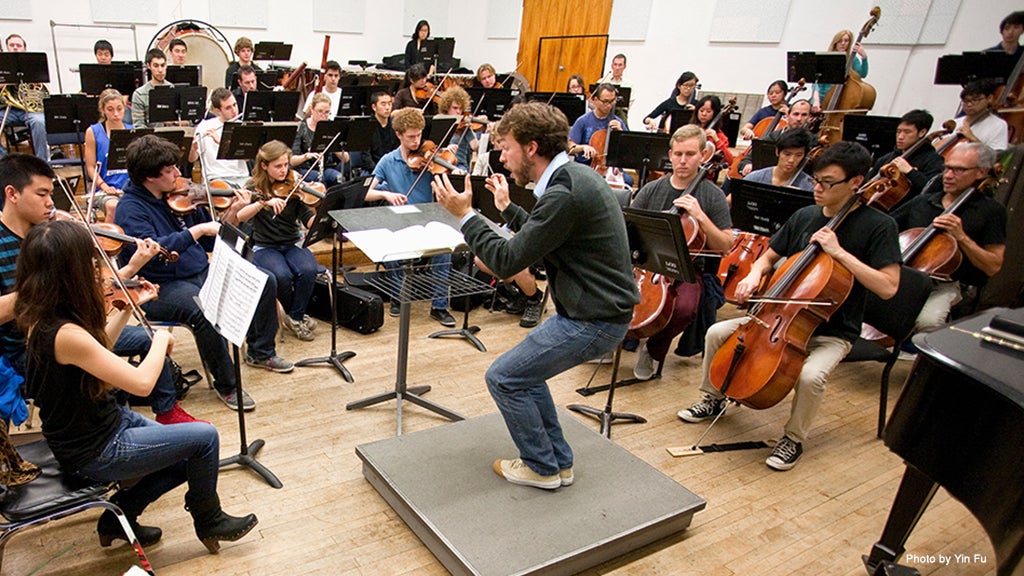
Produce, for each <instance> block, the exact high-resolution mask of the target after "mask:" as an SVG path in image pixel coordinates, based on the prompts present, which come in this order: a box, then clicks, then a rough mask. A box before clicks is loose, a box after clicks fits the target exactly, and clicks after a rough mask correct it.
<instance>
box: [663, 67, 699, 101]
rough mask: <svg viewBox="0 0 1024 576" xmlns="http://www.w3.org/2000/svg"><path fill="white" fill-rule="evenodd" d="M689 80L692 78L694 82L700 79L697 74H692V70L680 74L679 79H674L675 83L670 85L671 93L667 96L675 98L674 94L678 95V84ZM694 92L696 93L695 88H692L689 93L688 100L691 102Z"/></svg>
mask: <svg viewBox="0 0 1024 576" xmlns="http://www.w3.org/2000/svg"><path fill="white" fill-rule="evenodd" d="M690 80H693V81H694V82H700V79H699V78H697V75H696V74H694V73H693V72H690V71H689V70H687V71H686V72H683V73H682V74H680V75H679V79H678V80H676V83H675V84H674V85H673V86H672V94H671V95H670V96H669V98H675V97H676V96H679V85H680V84H686V83H687V82H689V81H690ZM695 94H697V89H696V88H694V90H693V94H690V102H693V97H694V95H695Z"/></svg>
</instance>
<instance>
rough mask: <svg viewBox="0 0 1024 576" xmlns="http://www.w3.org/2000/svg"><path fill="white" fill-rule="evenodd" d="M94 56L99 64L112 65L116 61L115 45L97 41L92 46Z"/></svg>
mask: <svg viewBox="0 0 1024 576" xmlns="http://www.w3.org/2000/svg"><path fill="white" fill-rule="evenodd" d="M92 54H93V56H95V57H96V63H97V64H110V63H111V62H113V61H114V45H113V44H111V43H110V42H108V41H107V40H97V41H96V43H95V44H93V46H92Z"/></svg>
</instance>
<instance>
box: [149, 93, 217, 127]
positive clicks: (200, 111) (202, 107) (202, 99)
mask: <svg viewBox="0 0 1024 576" xmlns="http://www.w3.org/2000/svg"><path fill="white" fill-rule="evenodd" d="M205 115H206V86H180V85H177V84H175V85H172V86H167V85H160V86H155V87H154V88H153V91H151V92H150V93H149V120H148V122H149V123H150V124H155V123H157V122H178V123H180V122H181V121H182V120H186V121H188V123H189V124H192V125H195V124H196V123H197V122H199V121H200V120H202V119H203V116H205Z"/></svg>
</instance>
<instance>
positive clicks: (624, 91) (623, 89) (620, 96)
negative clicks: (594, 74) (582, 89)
mask: <svg viewBox="0 0 1024 576" xmlns="http://www.w3.org/2000/svg"><path fill="white" fill-rule="evenodd" d="M601 84H611V85H612V86H614V87H615V108H616V109H619V108H625V109H627V110H628V109H629V99H630V97H631V96H632V95H633V89H632V88H630V87H628V86H620V85H618V84H614V83H612V82H600V83H597V82H595V83H594V84H591V85H590V94H591V95H593V94H596V93H597V87H598V86H600V85H601ZM697 89H698V90H699V89H700V86H698V87H697Z"/></svg>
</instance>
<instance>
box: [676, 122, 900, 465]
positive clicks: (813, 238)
mask: <svg viewBox="0 0 1024 576" xmlns="http://www.w3.org/2000/svg"><path fill="white" fill-rule="evenodd" d="M870 166H871V156H870V155H869V154H868V152H867V150H865V149H864V148H863V147H862V146H860V145H859V144H855V143H850V142H839V143H836V144H834V145H832V146H830V147H829V148H826V149H825V151H824V152H823V153H822V155H821V157H820V158H819V159H818V161H817V164H816V167H815V172H814V177H813V178H814V182H815V186H814V200H815V205H814V206H808V207H805V208H801V209H800V210H798V211H796V212H795V213H794V214H793V215H792V216H790V218H789V219H788V220H787V221H786V223H785V224H783V226H782V228H780V229H779V231H778V232H776V233H775V235H774V236H773V237H772V239H771V243H770V245H769V249H768V250H767V251H766V252H765V253H764V254H763V255H762V256H761V257H760V258H759V259H758V260H757V261H756V262H754V264H753V266H752V267H751V272H750V274H749V275H748V276H747V277H746V278H744V279H743V280H742V281H740V283H739V285H738V286H737V289H736V296H737V299H738V300H740V301H741V302H743V301H747V300H748V299H749V298H750V297H751V295H752V294H753V292H754V290H756V289H757V287H758V286H759V285H760V283H761V279H762V277H763V276H765V275H767V274H768V273H769V272H770V271H771V270H772V267H773V265H774V264H775V263H776V262H778V260H779V259H780V258H782V257H783V256H787V257H788V256H793V255H794V254H797V253H798V252H800V251H802V250H804V249H805V248H807V247H808V244H809V243H810V242H814V243H817V244H818V245H819V246H820V247H821V250H822V251H823V252H824V253H825V254H827V255H828V256H829V257H831V259H832V260H833V261H834V262H835V263H837V264H839V265H841V266H836V267H835V268H845V269H846V270H848V274H850V275H852V289H850V291H849V295H848V296H847V298H846V299H845V300H844V301H843V302H842V303H841V304H839V305H838V306H837V307H836V309H835V311H834V312H833V314H832V315H831V317H830V318H829V319H828V321H826V322H824V323H822V324H820V325H819V326H818V327H817V328H816V329H815V330H814V331H813V333H812V334H811V335H810V338H809V341H808V343H807V346H806V352H807V356H806V359H805V360H804V361H803V364H802V367H801V368H800V372H799V376H798V378H797V379H796V385H795V388H796V392H795V395H794V397H793V404H792V409H791V413H790V418H789V421H787V422H786V425H785V428H784V431H785V435H784V436H783V437H782V438H781V439H780V440H779V441H778V443H776V445H775V448H774V450H773V451H772V454H771V456H769V457H768V459H767V460H766V461H765V463H766V464H767V465H768V466H769V467H771V468H773V469H775V470H789V469H790V468H792V467H793V466H794V465H796V462H797V460H798V459H799V458H800V455H801V454H802V453H803V443H804V442H805V441H806V440H807V434H808V432H809V431H810V428H811V423H812V421H813V420H814V417H815V415H816V414H817V412H818V408H819V407H820V406H821V401H822V397H823V394H824V391H825V381H826V380H827V378H828V375H829V373H831V371H832V369H833V368H835V366H836V365H837V364H839V362H840V361H841V360H842V359H843V357H844V356H846V354H847V352H849V350H850V348H851V347H852V344H853V342H854V340H856V339H857V336H858V334H859V333H860V326H861V318H862V316H863V311H864V299H865V296H866V292H865V290H870V291H871V292H874V293H875V294H877V295H878V296H879V297H881V298H883V299H889V298H892V296H893V295H895V293H896V289H897V287H898V285H899V273H900V252H899V244H898V242H897V238H896V225H895V222H893V220H892V219H891V218H889V217H888V216H887V215H885V214H882V213H881V212H879V211H878V210H876V209H874V208H870V207H865V206H859V207H857V206H854V207H853V209H852V210H851V211H850V212H849V213H848V215H847V217H846V218H845V220H844V221H843V222H842V223H841V225H838V226H834V228H835V229H834V230H833V229H832V228H829V227H827V226H826V223H827V222H829V220H830V219H831V218H832V217H833V216H835V215H837V214H838V213H839V212H840V211H841V210H842V209H844V208H845V207H846V204H847V203H848V202H849V201H850V200H851V199H852V198H853V196H854V194H855V193H856V192H857V189H858V188H859V187H860V185H861V184H862V183H863V182H864V175H865V174H866V173H867V171H868V168H869V167H870ZM793 306H795V305H794V304H789V305H786V306H783V307H780V310H782V311H786V309H787V308H791V307H793ZM750 320H751V317H750V316H746V317H743V318H736V319H733V320H726V321H723V322H719V323H717V324H715V325H714V326H712V327H711V328H710V329H709V330H708V333H707V338H706V340H705V350H704V364H703V374H704V377H703V382H702V383H701V387H700V389H701V392H702V393H703V399H702V400H701V401H699V402H697V403H695V404H693V405H692V406H690V407H689V408H686V409H683V410H680V411H679V414H678V415H679V417H680V418H681V419H683V420H684V421H686V422H700V421H702V420H705V419H707V418H711V417H713V416H715V415H717V414H719V413H720V412H721V411H723V410H724V409H725V402H726V395H725V394H723V393H722V392H720V391H719V390H718V389H717V388H715V386H714V385H713V384H712V380H711V366H712V363H713V359H714V358H715V355H716V353H717V352H718V351H719V348H721V347H722V345H723V344H724V343H725V341H726V340H728V339H729V337H730V336H731V335H732V334H733V332H735V331H736V330H737V329H739V328H740V327H741V326H742V325H744V324H746V323H747V322H748V321H750ZM756 321H757V322H763V321H762V320H761V319H760V318H757V319H756ZM776 336H778V337H780V338H785V339H787V341H788V340H789V338H788V337H789V336H790V335H789V334H778V335H776ZM759 345H760V346H762V347H767V344H764V343H761V341H759V340H758V341H755V340H752V341H749V342H747V343H746V346H747V350H746V351H745V355H746V358H748V359H751V360H753V359H754V358H756V355H757V354H758V346H759ZM722 351H723V352H726V350H725V349H723V350H722Z"/></svg>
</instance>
